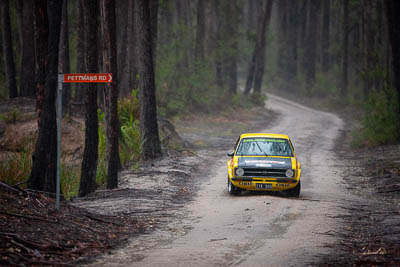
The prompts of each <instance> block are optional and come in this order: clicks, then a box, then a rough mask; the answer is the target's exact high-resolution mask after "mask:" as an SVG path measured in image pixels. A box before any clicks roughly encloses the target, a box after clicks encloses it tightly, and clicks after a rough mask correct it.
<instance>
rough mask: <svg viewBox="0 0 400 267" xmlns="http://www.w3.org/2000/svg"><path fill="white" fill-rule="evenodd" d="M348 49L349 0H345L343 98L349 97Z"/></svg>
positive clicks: (341, 92) (341, 89)
mask: <svg viewBox="0 0 400 267" xmlns="http://www.w3.org/2000/svg"><path fill="white" fill-rule="evenodd" d="M348 49H349V0H344V1H343V48H342V50H343V59H342V86H341V88H340V96H341V98H346V97H347V86H348V78H347V71H348Z"/></svg>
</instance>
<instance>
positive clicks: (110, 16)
mask: <svg viewBox="0 0 400 267" xmlns="http://www.w3.org/2000/svg"><path fill="white" fill-rule="evenodd" d="M101 10H102V12H101V15H102V16H101V23H102V30H103V39H104V42H105V43H104V50H103V53H104V55H103V59H104V70H105V72H107V73H112V75H113V82H112V83H107V84H106V85H105V87H104V95H105V99H104V100H105V103H106V105H105V107H106V112H107V113H108V114H109V116H108V117H109V121H108V122H107V124H108V131H107V140H108V144H109V151H108V153H109V154H108V156H107V159H108V166H107V188H108V189H113V188H116V187H118V169H119V167H120V165H121V162H120V158H119V147H118V146H119V145H118V136H119V129H118V126H119V121H118V86H117V84H118V76H117V73H118V72H117V51H116V46H117V44H116V35H115V32H116V24H115V23H116V18H115V2H114V0H102V1H101Z"/></svg>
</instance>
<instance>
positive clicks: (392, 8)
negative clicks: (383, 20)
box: [386, 0, 400, 139]
mask: <svg viewBox="0 0 400 267" xmlns="http://www.w3.org/2000/svg"><path fill="white" fill-rule="evenodd" d="M399 14H400V2H399V1H397V0H386V17H387V20H388V28H389V40H390V43H391V47H392V64H393V65H392V68H393V76H394V77H393V78H394V84H393V85H394V88H395V90H396V91H397V107H398V110H397V114H398V118H399V121H398V123H397V129H398V135H397V137H398V139H400V27H399V25H400V17H399Z"/></svg>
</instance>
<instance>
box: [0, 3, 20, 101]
mask: <svg viewBox="0 0 400 267" xmlns="http://www.w3.org/2000/svg"><path fill="white" fill-rule="evenodd" d="M0 4H1V27H2V39H3V40H2V41H3V57H4V73H5V76H6V86H7V88H8V97H9V98H14V97H17V96H18V91H17V83H16V80H15V64H14V52H13V48H12V37H11V25H10V11H9V10H10V8H9V1H8V0H1V3H0Z"/></svg>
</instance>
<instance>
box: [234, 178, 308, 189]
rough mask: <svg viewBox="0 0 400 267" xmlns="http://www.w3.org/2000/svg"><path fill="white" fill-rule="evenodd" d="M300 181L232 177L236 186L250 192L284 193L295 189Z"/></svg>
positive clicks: (294, 179) (293, 179) (292, 179)
mask: <svg viewBox="0 0 400 267" xmlns="http://www.w3.org/2000/svg"><path fill="white" fill-rule="evenodd" d="M299 181H300V179H296V178H258V177H257V178H255V177H254V178H251V177H232V178H231V182H232V184H233V185H234V186H236V187H238V188H242V189H246V190H250V191H283V190H289V189H292V188H295V187H296V185H297V184H298V182H299Z"/></svg>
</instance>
